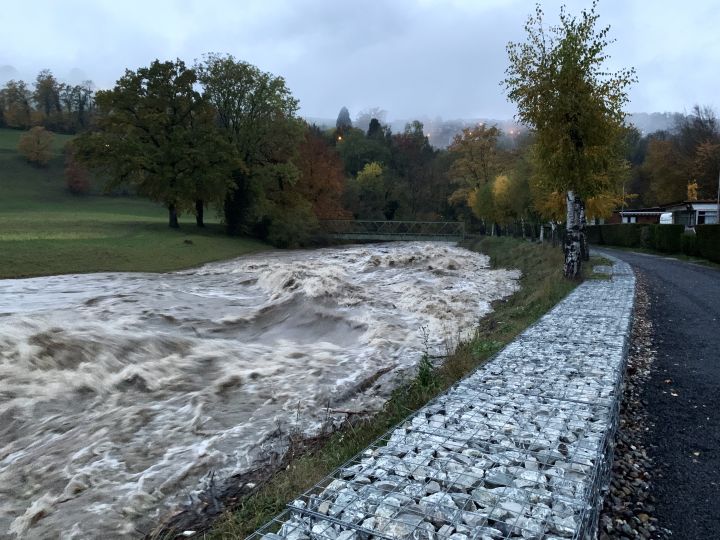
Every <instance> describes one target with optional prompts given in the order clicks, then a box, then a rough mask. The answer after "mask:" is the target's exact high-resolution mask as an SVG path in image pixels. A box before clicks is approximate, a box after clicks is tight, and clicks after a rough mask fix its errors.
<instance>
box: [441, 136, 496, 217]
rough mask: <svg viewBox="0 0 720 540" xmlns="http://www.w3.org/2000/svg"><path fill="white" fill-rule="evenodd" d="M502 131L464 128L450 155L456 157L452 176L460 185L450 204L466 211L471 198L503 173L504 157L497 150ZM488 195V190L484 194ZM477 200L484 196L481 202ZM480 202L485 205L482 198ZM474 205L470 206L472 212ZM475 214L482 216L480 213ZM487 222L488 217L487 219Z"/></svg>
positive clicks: (454, 181)
mask: <svg viewBox="0 0 720 540" xmlns="http://www.w3.org/2000/svg"><path fill="white" fill-rule="evenodd" d="M500 134H501V133H500V130H499V129H498V128H497V127H496V126H490V127H488V126H485V125H484V124H479V125H477V126H474V127H471V128H464V129H463V130H462V132H460V133H458V134H457V135H455V137H454V138H453V142H452V144H450V146H449V147H448V153H449V154H450V156H452V158H453V162H452V165H451V166H450V171H449V176H450V179H451V181H452V183H453V184H454V185H455V186H456V188H455V191H454V192H453V193H452V195H450V201H451V203H452V204H453V205H455V206H456V207H458V209H459V210H460V211H461V212H462V211H463V208H464V207H465V206H466V205H467V204H468V201H469V199H468V197H469V196H470V194H471V193H473V192H478V193H479V191H478V190H480V188H481V187H483V186H486V185H489V184H490V183H491V182H492V180H493V179H494V178H495V176H497V174H498V173H499V172H500V157H499V151H498V148H497V142H498V137H500ZM480 191H482V190H480ZM483 193H484V191H483ZM477 197H480V198H479V199H477ZM485 198H487V197H485ZM476 200H480V201H481V203H482V202H483V200H484V199H483V197H482V196H481V195H477V196H476ZM472 208H473V205H470V209H471V210H472ZM473 213H474V214H475V215H479V214H478V212H477V211H476V210H474V211H473ZM483 219H484V218H483Z"/></svg>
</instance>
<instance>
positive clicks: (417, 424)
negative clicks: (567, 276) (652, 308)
mask: <svg viewBox="0 0 720 540" xmlns="http://www.w3.org/2000/svg"><path fill="white" fill-rule="evenodd" d="M606 270H608V271H609V270H610V269H607V268H606ZM612 274H613V275H612V279H610V280H591V281H586V282H585V283H583V284H582V285H580V286H579V287H578V288H577V289H576V290H575V291H574V292H573V293H571V294H570V295H569V296H568V297H567V298H565V299H564V300H563V301H562V302H561V303H560V304H558V305H557V306H556V307H555V308H554V309H553V310H551V311H550V312H549V313H548V314H546V315H545V316H544V317H543V318H542V319H541V320H540V321H538V323H537V324H535V325H534V326H532V327H530V328H529V329H528V330H526V331H525V332H523V334H521V335H520V336H519V337H518V338H517V339H516V340H515V341H514V342H513V343H511V344H510V345H508V346H507V347H506V348H505V349H503V350H502V351H501V352H500V353H498V355H497V356H496V357H495V358H494V359H493V360H492V361H490V362H488V363H487V364H485V365H484V366H482V367H480V368H479V369H478V370H476V371H475V372H474V373H472V374H471V375H470V376H468V377H467V378H465V379H464V380H462V381H461V382H460V383H458V384H457V385H455V386H454V387H452V388H451V389H450V390H448V391H447V392H446V393H444V394H442V395H441V396H439V397H438V398H436V399H435V400H433V401H432V402H430V403H429V404H428V405H426V406H425V407H423V408H422V409H420V410H419V411H417V412H416V413H415V414H413V415H411V416H410V417H409V418H408V419H407V420H406V421H405V422H403V423H402V424H401V425H399V426H397V427H396V428H394V429H393V430H391V431H390V432H388V433H387V434H386V435H385V436H384V437H382V438H381V439H380V440H379V441H377V442H376V443H375V444H373V445H371V446H370V447H369V448H368V449H366V450H365V451H364V452H362V453H361V454H359V455H358V456H356V457H355V458H354V459H353V460H351V461H350V462H348V463H346V464H345V465H344V466H343V467H341V468H340V469H338V470H336V471H334V472H333V473H332V474H331V475H330V476H329V477H327V478H326V479H325V480H324V481H322V482H321V483H320V484H318V485H317V486H316V487H315V488H313V489H311V490H309V491H308V492H306V493H305V494H303V495H302V496H301V497H299V498H298V499H296V500H295V501H293V502H292V503H291V505H290V509H289V510H288V511H286V512H285V513H283V514H281V515H280V516H278V517H277V518H275V519H274V520H273V521H272V522H271V523H270V524H268V525H267V526H266V527H264V528H263V529H261V530H260V531H258V532H257V533H256V534H255V535H253V537H251V538H254V539H259V538H262V539H263V540H282V539H286V540H308V539H315V540H362V539H364V538H370V537H376V538H384V539H402V540H410V539H412V540H445V539H447V540H470V539H473V540H488V539H501V538H502V539H511V538H517V539H535V540H539V539H543V540H560V539H563V538H593V537H594V536H595V533H596V527H597V523H598V511H599V505H600V488H601V487H602V486H603V485H604V484H605V482H606V479H607V477H608V474H609V459H608V458H609V456H610V453H611V451H612V438H613V435H614V431H615V427H616V425H617V422H618V418H619V416H618V404H619V397H620V396H619V393H620V391H621V388H622V378H623V373H624V371H625V358H626V353H627V345H628V342H629V338H630V322H631V319H632V309H633V292H634V287H635V278H634V275H633V273H632V271H631V270H630V268H629V266H628V265H627V264H625V263H623V262H621V261H618V262H617V264H616V265H615V266H614V267H613V269H612Z"/></svg>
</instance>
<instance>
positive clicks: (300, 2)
mask: <svg viewBox="0 0 720 540" xmlns="http://www.w3.org/2000/svg"><path fill="white" fill-rule="evenodd" d="M561 3H563V2H560V1H554V0H553V1H544V2H542V5H543V8H544V10H545V13H546V19H547V22H553V23H554V22H555V21H557V15H558V13H559V7H560V5H561ZM564 3H565V4H567V5H568V8H569V10H570V11H571V12H573V13H579V11H580V10H581V9H582V8H583V7H584V6H588V5H589V4H590V2H589V1H588V2H580V1H573V0H568V1H566V2H564ZM533 6H534V3H533V2H529V1H519V0H384V1H365V2H359V1H350V0H333V1H331V0H295V1H292V0H239V1H230V0H228V1H224V0H174V1H173V0H143V1H138V0H122V1H120V0H63V1H59V0H58V1H55V0H40V1H38V0H36V1H34V2H30V3H28V2H10V1H3V3H2V11H1V12H0V13H1V14H0V18H1V19H0V21H1V27H2V33H3V35H2V47H0V79H7V78H9V77H10V76H15V77H18V76H19V77H20V78H24V79H25V80H31V79H33V78H34V76H35V74H36V73H37V71H39V70H40V69H42V68H49V69H51V70H52V71H53V72H54V73H55V74H56V75H57V76H58V77H59V78H61V79H68V80H77V79H82V78H89V79H92V80H93V81H95V83H96V84H97V85H98V86H99V87H109V86H112V84H113V83H114V81H115V80H117V78H118V77H119V76H120V75H121V74H122V73H123V71H124V69H125V68H131V69H136V68H138V67H140V66H145V65H148V64H149V63H150V62H151V61H152V60H154V59H155V58H160V59H162V60H166V59H173V58H176V57H179V58H182V59H183V60H185V61H186V62H188V63H192V61H193V59H195V58H199V57H200V56H201V55H202V54H203V53H205V52H209V51H214V52H227V53H231V54H233V55H234V56H235V57H236V58H239V59H243V60H246V61H248V62H250V63H253V64H255V65H257V66H258V67H260V68H261V69H263V70H265V71H270V72H272V73H274V74H276V75H282V76H284V77H285V78H286V80H287V82H288V85H289V87H290V88H291V90H292V91H293V93H294V94H295V96H296V97H297V98H299V100H300V104H301V114H303V115H305V116H313V117H330V118H334V117H335V116H336V115H337V112H338V110H339V109H340V107H341V106H343V105H346V106H347V107H348V108H349V109H350V112H351V115H352V116H353V117H355V116H356V114H357V113H358V112H359V111H360V110H361V109H364V108H368V107H376V106H377V107H381V108H383V109H386V110H387V111H389V118H390V119H397V118H413V117H420V116H426V117H435V116H442V117H443V118H446V119H450V118H461V117H462V118H479V117H483V118H498V119H504V118H510V117H511V116H512V115H513V113H514V109H513V107H512V105H511V104H509V103H507V101H506V99H505V96H504V94H503V91H502V88H501V87H500V85H499V81H500V80H501V79H502V78H503V73H504V70H505V67H506V64H507V56H506V53H505V45H506V43H507V42H508V41H509V40H514V41H517V40H521V39H523V24H524V22H525V20H526V18H527V16H528V15H529V14H530V12H532V11H533ZM599 12H600V15H601V17H600V22H601V23H603V24H610V25H611V26H612V30H611V36H612V37H614V38H616V39H617V43H616V44H615V45H614V46H613V47H612V48H611V49H610V52H611V55H612V61H611V64H610V65H611V67H613V68H617V67H625V66H634V67H635V68H636V70H637V74H638V78H639V82H638V83H637V84H636V85H635V87H634V88H633V89H632V91H631V103H630V105H629V107H628V110H629V111H630V112H654V111H660V112H662V111H680V112H683V111H688V110H690V108H691V107H692V105H693V104H695V103H700V104H707V105H711V106H713V107H714V108H715V109H716V110H717V109H718V105H720V97H718V96H719V95H720V30H719V29H718V27H719V26H720V2H718V0H691V1H688V0H686V1H679V0H654V1H650V0H647V1H646V0H601V2H600V6H599ZM15 70H16V71H15Z"/></svg>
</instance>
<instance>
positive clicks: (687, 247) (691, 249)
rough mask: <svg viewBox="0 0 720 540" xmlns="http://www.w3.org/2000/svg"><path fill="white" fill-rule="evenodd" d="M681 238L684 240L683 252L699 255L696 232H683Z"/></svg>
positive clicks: (690, 255)
mask: <svg viewBox="0 0 720 540" xmlns="http://www.w3.org/2000/svg"><path fill="white" fill-rule="evenodd" d="M680 239H681V241H682V252H683V253H684V254H685V255H687V256H689V257H695V256H697V255H698V252H697V242H696V237H695V235H694V234H683V235H682V236H681V237H680Z"/></svg>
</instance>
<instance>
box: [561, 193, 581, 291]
mask: <svg viewBox="0 0 720 540" xmlns="http://www.w3.org/2000/svg"><path fill="white" fill-rule="evenodd" d="M581 206H582V202H581V201H580V198H579V197H577V196H575V193H574V192H573V191H568V192H567V219H566V221H565V242H564V246H563V248H564V252H565V266H564V274H565V277H566V278H570V279H576V278H577V277H578V276H579V275H580V267H581V266H582V253H581V247H580V244H581V241H580V217H581V213H582V211H581Z"/></svg>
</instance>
